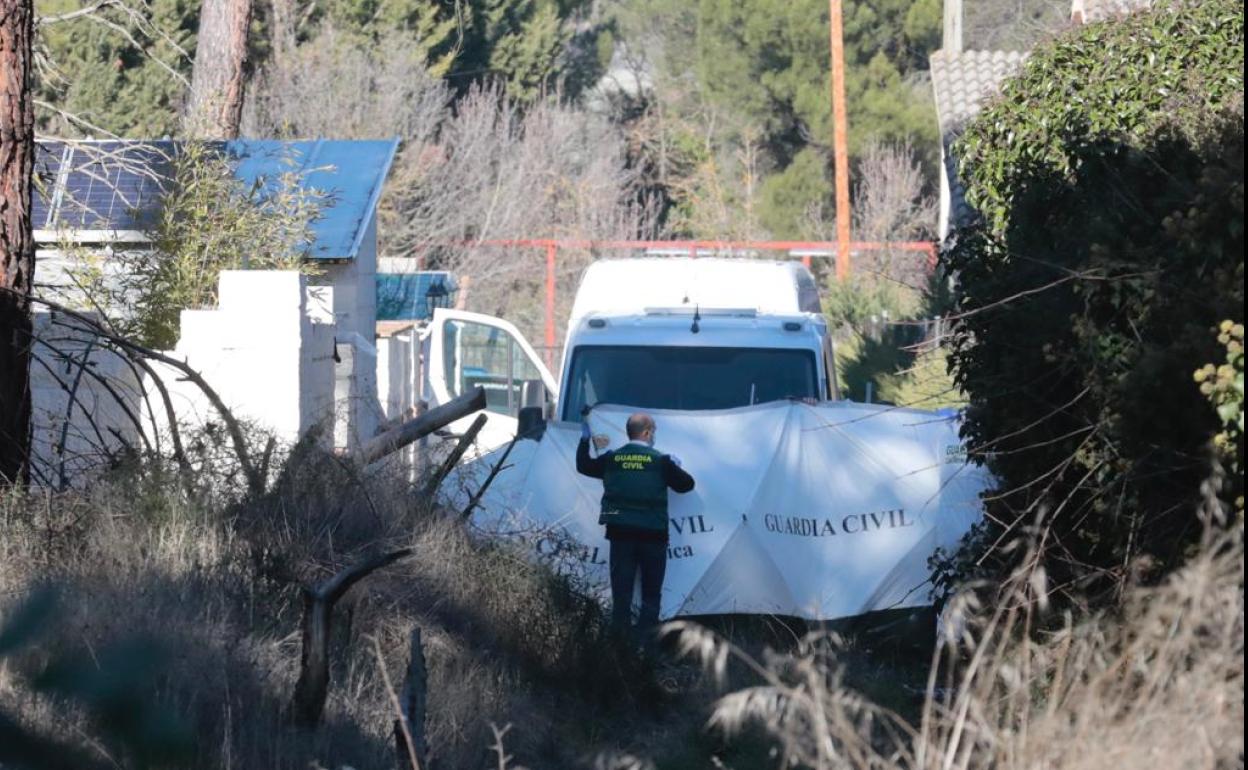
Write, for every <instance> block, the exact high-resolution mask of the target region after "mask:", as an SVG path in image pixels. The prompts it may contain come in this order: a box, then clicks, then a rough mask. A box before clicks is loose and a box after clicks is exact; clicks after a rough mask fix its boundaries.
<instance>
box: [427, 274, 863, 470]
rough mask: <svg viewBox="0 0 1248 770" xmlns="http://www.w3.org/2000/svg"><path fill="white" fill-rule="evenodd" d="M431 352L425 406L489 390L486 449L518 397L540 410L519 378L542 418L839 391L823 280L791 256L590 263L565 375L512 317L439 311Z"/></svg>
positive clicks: (515, 409) (513, 422) (517, 412)
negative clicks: (602, 408)
mask: <svg viewBox="0 0 1248 770" xmlns="http://www.w3.org/2000/svg"><path fill="white" fill-rule="evenodd" d="M425 361H426V362H427V367H426V373H427V376H426V377H425V380H426V386H427V388H428V390H429V393H428V394H427V396H426V398H427V400H428V401H429V402H430V404H431V405H436V404H438V403H445V402H446V401H448V400H450V399H452V398H454V397H455V396H458V395H460V394H462V393H464V392H466V391H467V390H469V389H470V388H472V387H474V386H476V385H481V386H483V387H484V388H485V389H486V394H487V401H488V403H489V406H488V407H487V409H488V411H490V412H492V413H493V414H491V416H490V417H491V419H490V420H489V423H487V428H486V431H485V432H483V434H482V436H481V439H480V441H479V443H480V445H481V448H482V449H485V450H488V449H489V448H491V447H493V446H497V445H498V444H499V443H502V442H504V441H506V440H510V438H511V436H513V435H514V434H515V433H516V431H517V430H518V428H519V418H520V417H521V409H522V408H524V407H528V408H529V410H528V412H527V415H526V417H527V418H528V419H533V418H534V416H535V415H534V411H535V410H534V409H533V407H534V406H536V404H534V403H532V396H531V395H530V397H529V400H528V401H526V399H525V393H526V392H528V393H529V394H532V393H533V392H534V391H535V390H536V389H535V388H534V387H533V386H529V387H527V388H526V387H525V382H533V383H537V382H540V383H541V385H542V388H541V390H544V392H545V394H546V399H545V401H546V403H545V404H544V405H543V408H542V409H541V410H540V411H538V412H537V419H555V420H559V421H568V422H575V421H579V420H580V419H581V415H582V413H583V411H584V410H585V409H586V408H587V407H593V406H595V405H597V404H600V403H611V404H617V405H623V406H631V407H637V408H640V409H678V410H695V411H696V410H706V409H727V408H731V407H738V406H748V405H751V404H759V403H765V402H769V401H778V400H785V399H800V400H805V401H824V400H835V399H836V398H837V397H838V388H837V383H836V370H835V367H834V363H833V362H834V351H833V347H832V340H831V337H830V336H829V334H828V329H827V324H826V322H825V321H824V318H823V315H822V313H821V309H820V306H819V297H818V291H817V289H816V286H815V281H814V278H813V277H812V276H811V274H810V271H808V270H807V269H806V268H805V267H804V266H802V265H801V264H799V263H796V262H778V261H763V260H750V259H691V258H636V259H616V260H604V261H600V262H595V263H594V264H592V265H591V266H590V267H589V268H588V269H587V270H586V271H585V274H584V276H583V277H582V279H581V284H580V287H579V289H578V290H577V294H576V299H575V301H574V303H573V309H572V316H571V318H570V320H569V322H568V330H567V337H566V342H565V345H564V354H563V362H562V366H561V372H562V377H561V378H560V381H559V383H556V381H555V379H554V377H553V376H552V375H551V373H550V371H549V370H548V369H547V368H546V367H545V366H544V365H543V363H542V361H541V359H540V357H539V356H538V355H537V353H536V351H534V349H533V347H532V346H531V345H530V344H529V343H528V342H527V341H526V340H525V339H524V338H523V337H522V336H521V335H520V333H519V332H518V331H517V330H516V328H515V326H513V325H512V324H510V323H507V322H506V321H503V320H501V319H497V318H492V317H490V316H484V315H480V314H476V313H468V312H464V311H456V310H437V311H436V312H435V313H434V316H433V320H432V323H431V324H430V329H429V333H428V336H427V337H426V356H425ZM469 422H471V418H465V420H464V421H462V424H458V423H457V424H455V425H452V426H451V432H452V433H458V432H459V431H461V430H462V429H464V428H466V426H467V424H468V423H469Z"/></svg>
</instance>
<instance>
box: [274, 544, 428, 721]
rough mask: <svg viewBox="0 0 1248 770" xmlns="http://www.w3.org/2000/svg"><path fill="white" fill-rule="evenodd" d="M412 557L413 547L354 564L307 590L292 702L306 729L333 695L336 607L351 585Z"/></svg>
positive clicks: (292, 710) (296, 717)
mask: <svg viewBox="0 0 1248 770" xmlns="http://www.w3.org/2000/svg"><path fill="white" fill-rule="evenodd" d="M411 554H412V549H411V548H404V549H402V550H398V551H391V552H390V553H385V554H377V555H374V556H371V557H368V558H365V559H362V560H361V561H358V562H356V563H355V564H352V565H351V566H350V567H347V568H346V569H344V570H342V571H341V572H339V573H338V574H336V575H334V576H333V577H331V578H330V579H328V580H326V581H324V582H322V583H319V584H318V585H315V586H306V585H305V586H304V587H303V652H302V654H301V656H300V659H299V681H298V682H296V683H295V694H294V697H293V698H292V699H291V702H290V715H291V719H292V720H293V721H294V722H295V724H297V725H301V726H303V727H315V726H316V724H317V723H318V722H320V721H321V712H323V711H324V710H325V696H326V695H327V694H328V692H329V630H330V623H331V621H332V620H333V615H334V605H335V604H337V602H338V600H339V599H341V598H342V597H343V595H344V594H346V592H347V591H349V590H350V589H351V586H353V585H355V584H356V583H358V582H360V581H361V580H363V579H364V578H366V577H368V576H369V575H370V574H372V573H373V572H375V571H377V570H379V569H381V568H382V567H385V566H386V565H388V564H393V563H394V562H396V561H398V560H399V559H402V558H405V557H407V556H410V555H411Z"/></svg>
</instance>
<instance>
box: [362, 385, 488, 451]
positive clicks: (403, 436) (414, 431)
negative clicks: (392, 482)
mask: <svg viewBox="0 0 1248 770" xmlns="http://www.w3.org/2000/svg"><path fill="white" fill-rule="evenodd" d="M484 408H485V390H484V389H483V388H482V387H480V386H477V387H475V388H473V389H472V390H471V391H469V392H467V393H465V394H464V395H462V396H460V397H459V398H456V399H454V400H452V401H448V402H447V403H445V404H442V405H441V406H439V407H436V408H434V409H430V410H429V411H427V412H425V413H424V414H422V415H420V416H419V417H416V418H414V419H411V420H408V421H407V422H405V423H403V424H402V425H400V426H398V427H397V428H393V429H391V430H388V431H386V432H385V433H383V434H381V435H380V436H377V437H375V438H373V439H370V440H369V441H368V443H366V444H364V445H363V446H362V447H360V449H359V450H358V451H357V452H352V453H347V456H348V457H351V458H353V459H354V460H355V461H356V462H357V463H358V464H359V465H371V464H372V463H375V462H377V461H378V460H380V459H381V458H383V457H385V456H386V455H389V454H393V453H394V452H397V451H399V450H400V449H402V448H403V447H405V446H407V445H408V444H410V443H412V442H413V441H416V440H417V439H420V438H423V437H424V436H427V435H429V434H430V433H433V432H434V431H435V430H437V429H438V428H442V427H444V426H446V425H449V424H450V423H452V422H455V421H456V420H458V419H460V418H461V417H467V416H468V415H470V414H472V413H473V412H478V411H480V410H482V409H484Z"/></svg>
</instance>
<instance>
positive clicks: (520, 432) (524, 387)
mask: <svg viewBox="0 0 1248 770" xmlns="http://www.w3.org/2000/svg"><path fill="white" fill-rule="evenodd" d="M548 403H549V399H548V398H547V394H546V385H545V384H543V383H542V381H541V380H525V381H524V382H522V383H520V411H519V412H517V413H516V435H517V436H519V437H520V438H531V439H533V440H534V441H537V440H539V439H541V437H542V434H543V433H545V432H546V406H547V404H548Z"/></svg>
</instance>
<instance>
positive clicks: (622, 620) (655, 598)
mask: <svg viewBox="0 0 1248 770" xmlns="http://www.w3.org/2000/svg"><path fill="white" fill-rule="evenodd" d="M666 571H667V545H666V544H665V543H661V542H644V541H640V540H628V539H616V540H612V541H611V627H612V629H613V630H615V632H616V633H620V634H622V633H625V632H627V631H628V628H629V626H630V624H631V623H630V621H631V620H632V617H631V616H632V610H633V583H634V582H635V581H636V578H637V573H638V572H641V616H640V617H639V618H638V619H637V630H638V632H639V633H641V634H643V635H644V634H646V633H648V632H650V631H651V630H652V629H653V628H654V627H655V626H656V625H658V622H659V602H660V599H661V598H662V590H663V574H664V573H665V572H666Z"/></svg>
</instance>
